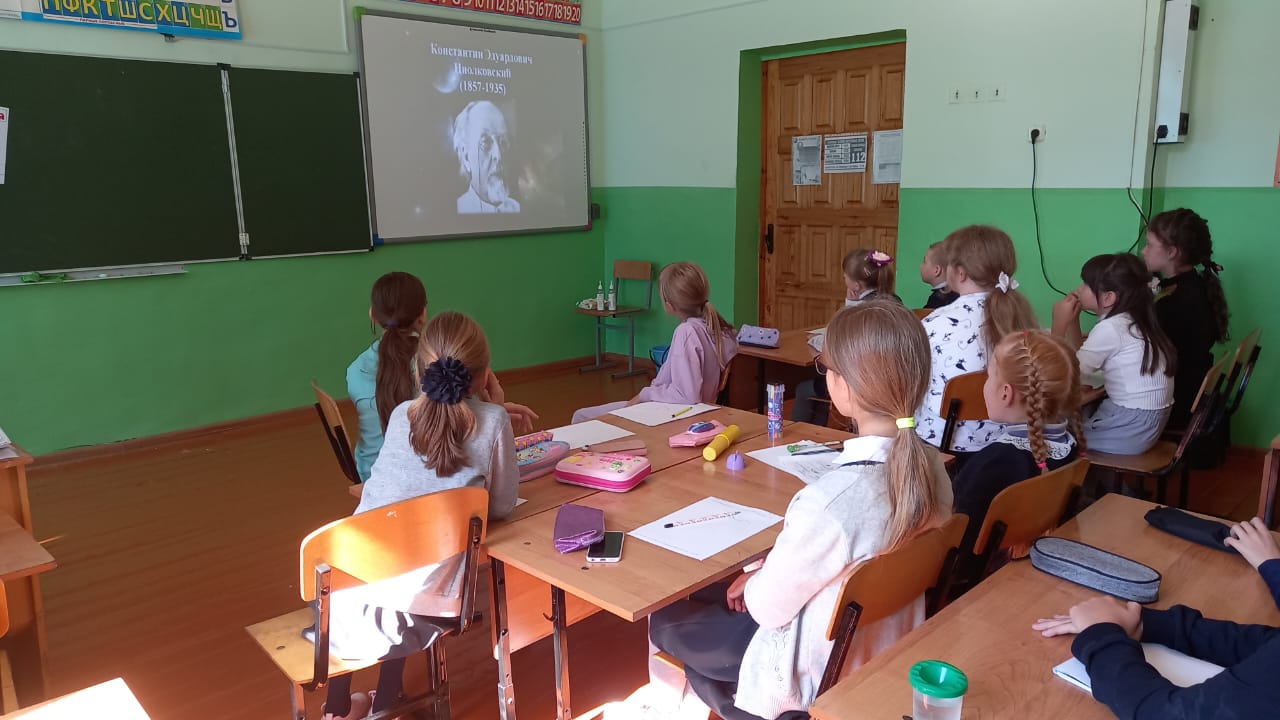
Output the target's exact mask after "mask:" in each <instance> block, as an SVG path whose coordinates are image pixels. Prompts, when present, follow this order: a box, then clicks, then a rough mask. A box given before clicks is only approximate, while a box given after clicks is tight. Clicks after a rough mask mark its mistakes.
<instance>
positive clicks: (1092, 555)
mask: <svg viewBox="0 0 1280 720" xmlns="http://www.w3.org/2000/svg"><path fill="white" fill-rule="evenodd" d="M1031 564H1032V565H1034V566H1035V568H1036V569H1037V570H1039V571H1041V572H1046V573H1048V574H1050V575H1054V576H1056V577H1060V578H1062V579H1063V580H1068V581H1070V582H1073V583H1075V584H1077V585H1083V586H1085V587H1087V588H1093V589H1094V590H1098V591H1101V592H1104V593H1107V594H1108V595H1114V596H1116V597H1118V598H1122V599H1124V600H1132V601H1134V602H1140V603H1149V602H1155V600H1156V598H1158V597H1160V573H1158V572H1156V571H1155V570H1153V569H1152V568H1149V567H1147V566H1146V565H1143V564H1142V563H1140V562H1134V561H1133V560H1130V559H1129V558H1126V557H1121V556H1120V555H1116V554H1114V553H1109V552H1107V551H1106V550H1099V549H1098V548H1096V547H1094V546H1092V545H1085V544H1084V543H1079V542H1076V541H1074V540H1067V539H1065V538H1056V537H1042V538H1040V539H1039V540H1036V541H1035V542H1033V543H1031Z"/></svg>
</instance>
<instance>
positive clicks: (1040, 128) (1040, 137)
mask: <svg viewBox="0 0 1280 720" xmlns="http://www.w3.org/2000/svg"><path fill="white" fill-rule="evenodd" d="M1032 130H1038V131H1039V133H1040V134H1039V135H1038V136H1036V139H1035V140H1032V139H1031V131H1032ZM1026 138H1027V142H1037V143H1042V142H1044V138H1045V129H1044V125H1043V124H1041V125H1032V126H1031V127H1029V128H1027V134H1026Z"/></svg>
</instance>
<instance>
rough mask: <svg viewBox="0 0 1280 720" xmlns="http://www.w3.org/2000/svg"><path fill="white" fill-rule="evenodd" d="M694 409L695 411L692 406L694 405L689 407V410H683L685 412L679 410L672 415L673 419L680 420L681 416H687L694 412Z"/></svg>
mask: <svg viewBox="0 0 1280 720" xmlns="http://www.w3.org/2000/svg"><path fill="white" fill-rule="evenodd" d="M692 409H693V406H692V405H690V406H689V407H687V408H685V409H683V410H677V411H675V412H673V413H671V417H673V418H678V417H680V416H681V415H683V414H685V413H687V412H689V411H690V410H692Z"/></svg>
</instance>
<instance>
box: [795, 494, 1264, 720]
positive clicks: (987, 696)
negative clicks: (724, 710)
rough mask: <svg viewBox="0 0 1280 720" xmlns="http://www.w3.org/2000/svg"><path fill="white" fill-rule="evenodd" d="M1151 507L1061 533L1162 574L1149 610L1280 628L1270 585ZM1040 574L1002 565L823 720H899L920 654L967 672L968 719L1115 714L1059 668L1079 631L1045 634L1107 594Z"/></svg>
mask: <svg viewBox="0 0 1280 720" xmlns="http://www.w3.org/2000/svg"><path fill="white" fill-rule="evenodd" d="M1152 507H1155V506H1154V505H1153V504H1152V503H1148V502H1144V501H1141V500H1135V499H1132V498H1127V497H1122V496H1120V495H1107V496H1105V497H1104V498H1102V500H1100V501H1098V502H1097V503H1096V504H1094V505H1093V506H1092V507H1090V508H1089V509H1088V510H1086V511H1085V512H1083V513H1081V515H1080V516H1079V517H1077V518H1076V519H1075V520H1073V521H1071V522H1069V523H1067V524H1066V525H1064V526H1063V527H1062V528H1060V529H1059V530H1058V531H1057V532H1055V533H1054V534H1055V535H1059V536H1062V537H1066V538H1071V539H1073V540H1079V541H1080V542H1084V543H1088V544H1090V545H1094V546H1096V547H1100V548H1102V549H1104V550H1109V551H1112V552H1115V553H1118V554H1122V555H1125V556H1126V557H1129V558H1132V559H1134V560H1137V561H1138V562H1141V563H1144V564H1146V565H1149V566H1151V567H1153V568H1155V569H1156V570H1157V571H1159V572H1160V573H1161V575H1162V576H1163V579H1162V580H1161V587H1160V599H1159V600H1158V601H1157V602H1155V603H1152V605H1151V607H1156V608H1167V607H1169V606H1171V605H1174V604H1183V605H1188V606H1190V607H1194V608H1197V609H1199V610H1201V611H1202V612H1203V613H1204V614H1205V616H1206V617H1211V618H1221V619H1226V620H1233V621H1236V622H1246V623H1265V624H1268V625H1280V612H1278V611H1277V610H1276V607H1275V604H1274V603H1273V601H1272V599H1271V595H1270V593H1269V592H1268V591H1267V588H1266V586H1265V585H1264V584H1263V582H1262V580H1261V579H1260V578H1259V577H1258V574H1257V573H1256V572H1255V571H1254V570H1253V568H1251V567H1249V565H1248V564H1247V563H1246V562H1245V561H1244V560H1243V559H1242V558H1240V557H1239V556H1236V555H1229V554H1227V553H1223V552H1219V551H1216V550H1212V549H1210V548H1206V547H1201V546H1199V545H1194V544H1192V543H1190V542H1187V541H1185V540H1182V539H1179V538H1176V537H1173V536H1172V535H1168V534H1166V533H1163V532H1161V531H1159V530H1156V529H1155V528H1152V527H1150V526H1149V525H1147V523H1146V522H1145V521H1144V520H1143V519H1142V516H1143V515H1144V514H1145V513H1146V511H1147V510H1149V509H1151V508H1152ZM1098 594H1099V593H1098V592H1097V591H1094V590H1089V589H1087V588H1084V587H1080V586H1078V585H1073V584H1071V583H1068V582H1067V581H1065V580H1060V579H1058V578H1055V577H1052V576H1050V575H1046V574H1044V573H1041V572H1040V571H1039V570H1036V569H1035V568H1034V567H1032V566H1031V563H1030V561H1018V562H1015V563H1012V564H1010V565H1007V566H1005V567H1004V568H1001V569H1000V571H999V572H997V573H996V574H995V575H993V576H991V577H990V578H987V579H986V580H984V581H982V582H981V583H979V584H978V586H977V587H976V588H974V589H973V590H971V591H970V592H969V593H967V594H966V595H965V596H964V597H962V598H960V599H959V600H957V601H956V602H954V603H952V604H951V605H949V606H948V607H947V608H946V609H944V610H943V611H942V612H941V613H939V614H938V615H937V616H935V617H933V618H930V619H929V621H928V622H926V623H925V624H924V625H922V626H920V627H919V628H916V630H914V631H913V632H912V633H910V634H909V635H907V636H906V637H905V638H903V639H902V640H900V641H898V643H897V644H895V645H893V646H892V647H891V648H889V649H888V650H886V651H885V652H883V653H881V654H880V655H878V656H876V657H875V658H874V659H872V661H871V662H869V663H867V664H866V665H864V666H863V667H861V668H859V669H858V670H856V671H854V673H853V674H851V675H850V676H849V677H847V678H845V679H844V680H842V681H840V682H839V683H838V684H837V685H836V686H835V687H833V688H832V689H831V690H830V691H828V692H827V693H826V694H825V695H823V696H822V697H820V698H818V700H817V702H815V703H814V705H813V707H812V708H811V713H812V714H813V716H814V717H815V718H817V719H818V720H852V719H853V718H864V717H866V718H890V717H891V718H897V717H900V716H902V715H903V713H910V711H911V686H910V685H909V684H908V682H907V672H908V670H909V669H910V667H911V665H913V664H914V663H916V662H917V661H919V660H924V659H939V660H945V661H947V662H950V663H952V664H954V665H956V666H957V667H959V668H960V669H961V670H963V671H965V673H966V674H967V675H968V677H969V692H968V694H967V695H965V699H964V715H965V717H966V718H979V717H980V718H983V720H989V719H998V718H1011V719H1012V718H1018V719H1019V720H1021V719H1022V718H1073V719H1074V718H1086V719H1087V718H1098V719H1099V720H1103V719H1104V718H1105V719H1108V720H1109V719H1111V718H1113V717H1114V716H1113V715H1112V714H1111V712H1110V711H1109V710H1107V708H1106V707H1105V706H1104V705H1102V704H1101V703H1098V702H1095V701H1094V700H1093V698H1092V697H1090V695H1089V694H1088V693H1086V692H1083V691H1081V690H1079V689H1077V688H1075V687H1073V686H1071V685H1069V684H1067V683H1066V682H1064V681H1062V680H1060V679H1058V678H1056V677H1054V676H1053V674H1052V668H1053V666H1054V665H1057V664H1058V663H1060V662H1062V661H1064V660H1066V659H1067V658H1068V657H1070V656H1071V639H1072V638H1071V637H1069V636H1068V637H1057V638H1042V637H1040V634H1039V633H1037V632H1035V631H1033V630H1032V629H1031V623H1032V622H1034V621H1035V620H1036V619H1038V618H1042V617H1051V616H1053V615H1054V614H1057V613H1062V612H1066V611H1067V610H1068V609H1069V608H1070V607H1071V606H1072V605H1074V604H1075V603H1078V602H1080V601H1082V600H1085V599H1087V598H1090V597H1093V596H1095V595H1098Z"/></svg>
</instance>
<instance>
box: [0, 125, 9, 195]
mask: <svg viewBox="0 0 1280 720" xmlns="http://www.w3.org/2000/svg"><path fill="white" fill-rule="evenodd" d="M8 147H9V108H7V107H0V185H3V184H4V162H5V153H6V151H7V148H8Z"/></svg>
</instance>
